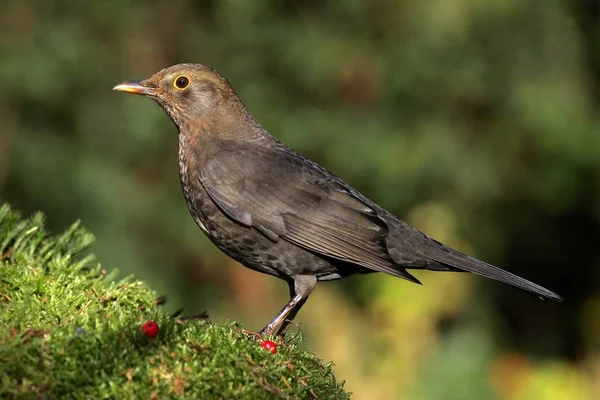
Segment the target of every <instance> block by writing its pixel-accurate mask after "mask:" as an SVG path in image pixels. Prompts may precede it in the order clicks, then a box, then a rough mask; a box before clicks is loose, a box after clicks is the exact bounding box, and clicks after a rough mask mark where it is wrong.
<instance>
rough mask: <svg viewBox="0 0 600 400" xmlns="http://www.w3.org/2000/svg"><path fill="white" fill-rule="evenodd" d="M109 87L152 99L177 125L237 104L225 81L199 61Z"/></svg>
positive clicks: (233, 93)
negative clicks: (198, 62) (143, 78)
mask: <svg viewBox="0 0 600 400" xmlns="http://www.w3.org/2000/svg"><path fill="white" fill-rule="evenodd" d="M113 90H116V91H119V92H125V93H133V94H139V95H143V96H147V97H150V98H152V99H154V100H155V101H156V102H157V103H158V104H160V106H161V107H162V108H163V109H164V110H165V111H166V112H167V114H169V116H170V117H171V119H172V120H173V122H175V124H176V125H177V126H179V127H180V128H181V127H182V126H183V125H188V124H190V123H192V124H193V123H194V122H195V121H197V120H199V119H201V118H203V117H204V116H206V115H209V114H211V113H215V112H218V111H219V110H223V109H229V110H231V108H232V107H231V106H232V105H233V104H236V103H239V104H240V105H241V103H240V101H239V99H238V97H237V95H236V94H235V92H234V91H233V89H232V88H231V85H229V83H228V82H227V80H226V79H225V78H224V77H223V76H221V75H220V74H219V73H218V72H216V71H215V70H213V69H212V68H210V67H206V66H204V65H200V64H178V65H174V66H172V67H169V68H165V69H163V70H162V71H159V72H157V73H155V74H154V75H152V76H151V77H150V78H148V79H145V80H141V81H127V82H123V83H120V84H118V85H117V86H115V87H114V88H113ZM242 107H243V106H242ZM234 108H235V107H234Z"/></svg>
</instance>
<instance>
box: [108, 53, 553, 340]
mask: <svg viewBox="0 0 600 400" xmlns="http://www.w3.org/2000/svg"><path fill="white" fill-rule="evenodd" d="M113 90H115V91H119V92H125V93H131V94H137V95H142V96H146V97H149V98H151V99H152V100H154V101H155V102H156V103H158V105H159V106H160V107H161V108H162V109H163V110H164V111H165V112H166V114H167V115H168V116H169V117H170V118H171V120H172V121H173V122H174V124H175V126H176V127H177V130H178V132H179V135H178V138H179V151H178V153H179V154H178V157H179V177H180V180H181V186H182V189H183V196H184V198H185V202H186V204H187V207H188V209H189V211H190V213H191V215H192V217H193V218H194V220H195V222H196V223H197V225H198V226H199V227H200V229H201V230H202V231H203V232H204V233H205V234H206V235H207V236H208V238H209V239H210V240H211V241H212V242H213V243H214V244H215V245H216V246H217V247H218V248H219V249H220V250H221V251H223V252H224V253H225V254H226V255H228V256H229V257H231V258H233V259H234V260H236V261H238V262H239V263H241V264H242V265H244V266H246V267H248V268H250V269H253V270H255V271H258V272H262V273H266V274H269V275H272V276H275V277H277V278H280V279H282V280H284V281H285V282H286V283H287V284H288V288H289V293H290V299H289V301H288V302H287V303H286V304H285V306H284V307H283V308H282V309H281V311H280V312H279V313H278V314H276V315H275V317H274V318H273V320H272V321H271V322H269V323H268V324H267V325H266V326H265V327H264V328H263V329H262V330H261V331H260V332H259V334H260V335H280V336H285V334H286V332H287V330H288V329H289V326H290V323H291V322H292V320H293V319H294V317H295V316H296V314H297V313H298V311H299V310H300V308H301V307H302V306H303V305H304V304H305V303H306V300H307V299H308V297H309V295H310V294H311V292H312V291H313V289H314V288H315V286H316V284H317V282H320V281H330V280H336V279H341V278H345V277H347V276H350V275H353V274H367V273H374V272H382V273H385V274H388V275H392V276H394V277H398V278H402V279H405V280H407V281H410V282H413V283H418V284H420V282H419V280H418V279H417V278H415V277H414V276H413V275H412V274H410V273H409V272H408V270H432V271H453V272H461V271H462V272H470V273H474V274H477V275H481V276H483V277H487V278H491V279H494V280H497V281H500V282H504V283H506V284H509V285H512V286H515V287H517V288H520V289H523V290H525V291H527V292H530V293H532V294H534V295H536V296H537V297H539V298H541V299H550V300H554V301H559V302H560V301H562V298H561V297H560V296H559V295H557V294H556V293H554V292H552V291H550V290H548V289H546V288H544V287H542V286H539V285H537V284H535V283H533V282H530V281H528V280H526V279H524V278H521V277H519V276H517V275H514V274H512V273H510V272H507V271H505V270H503V269H500V268H498V267H495V266H493V265H491V264H488V263H486V262H483V261H481V260H478V259H476V258H473V257H470V256H468V255H465V254H463V253H460V252H459V251H457V250H455V249H453V248H451V247H449V246H446V245H444V244H442V243H441V242H439V241H437V240H435V239H433V238H431V237H429V236H427V235H426V234H424V233H422V232H420V231H419V230H417V229H416V228H414V227H412V226H410V225H409V224H407V223H406V222H404V221H402V220H401V219H400V218H398V217H396V216H395V215H393V214H392V213H390V212H389V211H387V210H386V209H384V208H383V207H380V206H378V205H377V204H375V203H374V202H373V201H371V200H370V199H368V198H367V197H366V196H364V195H363V194H361V193H360V192H359V191H358V190H356V189H354V188H353V187H352V186H350V185H349V184H348V183H346V182H345V181H344V180H342V179H341V178H339V177H338V176H336V175H334V174H333V173H332V172H330V171H329V170H327V169H326V168H324V167H322V166H321V165H319V164H317V163H316V162H314V161H311V160H310V159H308V158H306V157H304V156H302V155H301V154H299V153H298V152H296V151H295V150H293V149H291V148H290V147H288V146H287V145H285V144H284V143H282V142H281V141H280V140H278V139H276V138H275V137H274V136H272V135H271V134H270V133H269V132H268V131H267V130H266V129H265V128H263V126H262V125H261V124H260V123H259V122H258V121H257V120H256V119H255V118H254V117H253V116H252V115H251V114H250V112H249V111H248V108H247V107H246V105H245V104H244V103H243V101H242V100H241V99H240V97H239V96H238V94H237V93H236V91H235V90H234V89H233V87H232V86H231V84H230V83H229V82H228V81H227V79H226V78H225V77H224V76H222V75H221V74H220V73H218V72H217V71H216V70H215V69H213V68H211V67H208V66H205V65H202V64H192V63H185V64H177V65H173V66H170V67H168V68H165V69H163V70H161V71H159V72H156V73H155V74H154V75H152V76H151V77H150V78H148V79H144V80H137V81H126V82H123V83H120V84H118V85H116V86H115V87H114V88H113Z"/></svg>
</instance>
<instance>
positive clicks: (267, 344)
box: [260, 340, 277, 354]
mask: <svg viewBox="0 0 600 400" xmlns="http://www.w3.org/2000/svg"><path fill="white" fill-rule="evenodd" d="M260 347H262V348H263V349H265V350H267V351H270V352H271V354H275V353H277V345H276V344H275V342H272V341H270V340H263V342H262V343H261V344H260Z"/></svg>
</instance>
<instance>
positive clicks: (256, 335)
mask: <svg viewBox="0 0 600 400" xmlns="http://www.w3.org/2000/svg"><path fill="white" fill-rule="evenodd" d="M242 333H243V334H244V335H246V338H247V339H248V340H255V341H262V340H263V333H262V332H254V331H249V330H248V329H242Z"/></svg>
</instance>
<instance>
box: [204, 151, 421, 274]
mask: <svg viewBox="0 0 600 400" xmlns="http://www.w3.org/2000/svg"><path fill="white" fill-rule="evenodd" d="M253 156H255V157H257V158H258V159H256V158H255V157H253ZM201 183H202V185H203V187H204V189H205V190H206V192H207V193H208V195H209V196H210V197H211V199H212V200H213V201H214V202H215V204H217V206H218V207H219V208H220V209H221V210H222V211H223V212H224V213H225V214H227V215H228V216H229V217H230V218H232V219H234V220H236V221H238V222H239V223H241V224H243V225H246V226H249V227H250V226H251V227H254V228H255V229H257V230H259V231H260V232H261V233H263V234H264V235H265V236H267V237H268V238H269V239H271V240H273V241H277V240H281V239H283V240H287V241H289V242H291V243H294V244H296V245H297V246H300V247H303V248H305V249H307V250H309V251H312V252H315V253H319V254H322V255H325V256H328V257H332V258H335V259H339V260H343V261H346V262H351V263H354V264H358V265H361V266H364V267H366V268H369V269H372V270H375V271H381V272H387V273H389V274H392V275H395V276H398V277H402V278H405V279H408V280H410V281H413V282H418V281H417V280H416V278H414V277H413V276H412V275H410V274H408V273H407V272H406V271H405V270H404V269H403V268H401V267H399V266H398V265H396V264H395V263H394V261H393V260H392V258H391V257H390V255H389V253H388V251H387V247H386V243H385V238H386V236H387V234H388V227H387V224H386V223H385V221H383V220H382V219H380V218H379V216H378V213H377V212H376V210H374V209H373V208H372V207H370V206H369V205H368V204H366V203H365V202H364V201H363V200H362V199H361V198H359V196H357V195H355V194H354V193H352V192H351V191H350V190H348V189H347V188H345V187H344V186H343V185H341V184H340V183H339V182H338V181H337V180H335V179H332V178H331V177H330V176H328V174H326V173H325V172H324V170H322V169H320V168H319V167H318V166H316V165H315V164H312V163H310V162H309V161H308V160H304V159H301V158H299V157H298V156H295V155H294V154H288V153H268V152H266V153H261V154H258V155H254V154H247V153H246V154H245V157H243V159H242V158H240V157H236V158H235V159H232V158H231V157H228V156H227V155H225V154H224V155H222V156H217V157H213V158H211V160H210V161H209V162H208V163H207V164H206V165H205V167H204V168H203V170H202V172H201Z"/></svg>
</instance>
